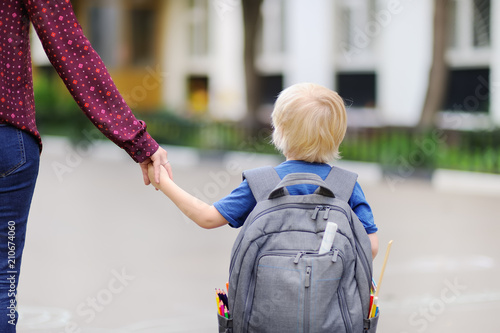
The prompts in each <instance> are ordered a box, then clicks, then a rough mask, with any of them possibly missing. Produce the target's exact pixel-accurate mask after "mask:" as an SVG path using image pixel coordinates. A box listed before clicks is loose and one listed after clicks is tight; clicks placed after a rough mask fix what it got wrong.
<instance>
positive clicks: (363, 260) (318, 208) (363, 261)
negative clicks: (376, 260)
mask: <svg viewBox="0 0 500 333" xmlns="http://www.w3.org/2000/svg"><path fill="white" fill-rule="evenodd" d="M323 209H325V213H324V215H323V219H325V220H328V215H329V213H330V210H335V211H338V212H341V213H343V214H344V215H345V217H346V218H347V221H349V226H350V227H351V230H352V231H353V232H352V234H353V236H354V248H355V249H356V252H357V253H360V255H359V257H360V259H361V265H362V266H363V271H364V272H365V274H366V281H367V283H368V290H369V289H370V288H371V281H372V276H371V274H370V268H369V267H370V265H369V264H368V258H367V257H366V255H365V252H364V251H363V249H362V248H361V245H360V244H359V240H358V238H357V237H356V234H355V233H354V225H353V223H352V219H350V218H349V216H348V214H347V212H346V211H345V210H344V209H342V208H340V207H336V206H316V209H315V210H314V213H315V214H314V213H313V216H311V218H313V220H316V218H317V215H318V212H319V211H321V210H323ZM344 236H345V235H344ZM348 239H349V238H348ZM351 246H352V244H351Z"/></svg>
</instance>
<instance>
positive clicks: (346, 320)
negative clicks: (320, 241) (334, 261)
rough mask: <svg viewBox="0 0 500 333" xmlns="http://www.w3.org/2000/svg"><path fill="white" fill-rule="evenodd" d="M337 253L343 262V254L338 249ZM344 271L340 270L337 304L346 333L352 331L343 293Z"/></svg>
mask: <svg viewBox="0 0 500 333" xmlns="http://www.w3.org/2000/svg"><path fill="white" fill-rule="evenodd" d="M337 255H338V256H339V257H340V259H341V260H342V262H344V255H343V254H342V253H340V251H338V253H337ZM343 277H344V271H342V276H341V277H340V285H339V289H338V296H339V304H340V313H341V315H342V319H343V320H344V324H345V326H346V333H352V322H351V315H350V314H349V308H348V307H347V301H346V299H345V294H344V283H345V282H344V279H343Z"/></svg>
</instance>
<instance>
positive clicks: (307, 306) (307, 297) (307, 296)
mask: <svg viewBox="0 0 500 333" xmlns="http://www.w3.org/2000/svg"><path fill="white" fill-rule="evenodd" d="M311 273H312V267H311V266H307V267H306V278H305V283H304V287H305V290H304V332H309V321H310V319H311V318H310V316H311V288H310V287H311Z"/></svg>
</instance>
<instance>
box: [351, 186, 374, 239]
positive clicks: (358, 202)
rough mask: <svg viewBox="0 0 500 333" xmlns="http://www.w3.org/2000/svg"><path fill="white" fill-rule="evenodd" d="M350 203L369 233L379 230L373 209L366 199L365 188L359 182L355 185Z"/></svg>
mask: <svg viewBox="0 0 500 333" xmlns="http://www.w3.org/2000/svg"><path fill="white" fill-rule="evenodd" d="M349 205H350V206H351V208H352V210H353V211H354V213H356V215H357V216H358V218H359V220H360V221H361V223H362V224H363V226H364V227H365V230H366V233H367V234H373V233H375V232H377V231H378V228H377V226H376V225H375V221H374V219H373V213H372V209H371V207H370V205H369V204H368V202H367V201H366V198H365V194H364V193H363V190H362V189H361V186H359V184H358V182H356V185H354V190H353V191H352V195H351V198H350V199H349Z"/></svg>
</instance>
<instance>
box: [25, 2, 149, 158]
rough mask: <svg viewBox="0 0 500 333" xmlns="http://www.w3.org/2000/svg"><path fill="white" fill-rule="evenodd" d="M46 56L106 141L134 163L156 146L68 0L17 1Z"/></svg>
mask: <svg viewBox="0 0 500 333" xmlns="http://www.w3.org/2000/svg"><path fill="white" fill-rule="evenodd" d="M23 2H24V6H25V8H26V11H27V13H28V16H29V19H30V21H31V22H32V24H33V26H34V28H35V30H36V32H37V34H38V36H39V38H40V40H41V42H42V45H43V47H44V49H45V52H46V53H47V56H48V58H49V60H50V62H51V63H52V65H53V66H54V68H55V69H56V71H57V73H58V74H59V76H60V77H61V79H62V80H63V81H64V83H65V85H66V87H67V88H68V90H69V92H70V93H71V95H72V96H73V98H74V99H75V101H76V102H77V103H78V105H79V107H80V108H81V109H82V111H83V112H84V113H85V115H86V116H87V117H88V118H89V119H90V120H91V121H92V123H93V124H94V125H95V126H96V127H97V128H98V129H99V130H100V131H101V132H102V133H103V134H104V135H105V136H106V137H108V138H109V139H110V140H111V141H113V142H114V143H116V144H117V145H118V146H120V147H121V148H123V149H125V150H126V151H127V152H128V154H129V155H130V156H131V157H132V158H133V159H134V160H135V161H136V162H142V161H144V160H146V159H147V158H149V157H150V156H151V155H152V154H153V153H154V152H155V151H156V150H157V149H158V144H157V143H156V141H154V140H153V139H152V138H151V136H150V135H149V134H148V132H147V131H146V124H145V123H144V122H143V121H141V120H137V119H136V118H135V116H134V115H133V113H132V111H131V110H130V108H129V107H128V105H127V104H126V103H125V101H124V99H123V97H122V96H121V94H120V93H119V91H118V89H117V88H116V86H115V84H114V83H113V80H112V79H111V76H110V75H109V73H108V71H107V69H106V67H105V65H104V63H103V62H102V60H101V58H100V57H99V55H98V54H97V53H96V52H95V51H94V49H93V48H92V46H91V45H90V42H89V41H88V39H87V38H86V37H85V36H84V34H83V32H82V28H81V27H80V24H79V23H78V21H77V19H76V17H75V14H74V12H73V8H72V6H71V2H70V1H69V0H50V1H47V0H23Z"/></svg>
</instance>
